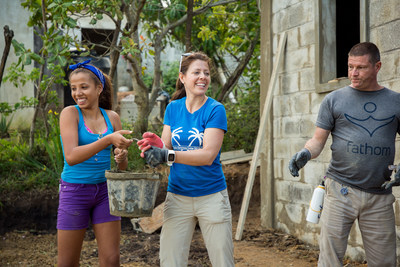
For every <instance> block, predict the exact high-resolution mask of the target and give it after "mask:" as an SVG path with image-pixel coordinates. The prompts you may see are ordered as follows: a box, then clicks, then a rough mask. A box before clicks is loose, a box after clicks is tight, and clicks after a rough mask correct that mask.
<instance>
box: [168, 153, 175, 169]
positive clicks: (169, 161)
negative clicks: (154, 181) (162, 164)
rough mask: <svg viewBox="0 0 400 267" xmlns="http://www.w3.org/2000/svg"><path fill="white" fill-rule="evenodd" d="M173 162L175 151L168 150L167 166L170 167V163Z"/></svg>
mask: <svg viewBox="0 0 400 267" xmlns="http://www.w3.org/2000/svg"><path fill="white" fill-rule="evenodd" d="M174 162H175V151H174V150H168V155H167V165H168V166H172V163H174Z"/></svg>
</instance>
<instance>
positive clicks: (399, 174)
mask: <svg viewBox="0 0 400 267" xmlns="http://www.w3.org/2000/svg"><path fill="white" fill-rule="evenodd" d="M399 170H400V164H399V165H397V166H396V168H395V169H394V172H395V173H396V174H395V175H394V180H390V181H386V182H384V183H383V184H382V185H381V187H382V188H385V189H389V188H391V187H392V186H399V185H400V171H399Z"/></svg>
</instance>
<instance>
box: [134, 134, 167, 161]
mask: <svg viewBox="0 0 400 267" xmlns="http://www.w3.org/2000/svg"><path fill="white" fill-rule="evenodd" d="M142 137H143V139H142V140H139V141H138V142H137V145H138V146H139V149H140V150H141V151H142V153H141V154H140V156H141V157H142V158H144V157H145V155H144V152H145V151H146V150H148V149H150V148H151V147H152V146H153V147H158V148H164V147H165V146H164V142H163V141H162V140H161V138H160V137H158V136H157V135H156V134H155V133H151V132H145V133H144V134H143V135H142Z"/></svg>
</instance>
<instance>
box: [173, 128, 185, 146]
mask: <svg viewBox="0 0 400 267" xmlns="http://www.w3.org/2000/svg"><path fill="white" fill-rule="evenodd" d="M181 132H183V131H182V127H179V128H176V129H175V130H173V131H172V139H174V141H175V142H176V143H177V144H178V146H180V145H181V144H179V142H178V140H177V139H181V137H180V136H179V134H178V133H181Z"/></svg>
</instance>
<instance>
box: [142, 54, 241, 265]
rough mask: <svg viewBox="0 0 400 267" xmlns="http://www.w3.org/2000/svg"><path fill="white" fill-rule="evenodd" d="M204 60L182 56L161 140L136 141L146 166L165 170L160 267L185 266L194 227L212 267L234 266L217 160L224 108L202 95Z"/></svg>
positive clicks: (207, 72)
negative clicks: (166, 167) (163, 166)
mask: <svg viewBox="0 0 400 267" xmlns="http://www.w3.org/2000/svg"><path fill="white" fill-rule="evenodd" d="M210 82H211V79H210V61H209V58H208V56H207V55H205V54H204V53H201V52H195V53H187V54H184V55H182V57H181V64H180V67H179V78H178V80H177V83H176V88H177V91H176V92H175V93H174V95H173V96H172V100H173V101H172V102H171V103H170V104H168V106H167V109H166V112H165V116H164V127H163V132H162V138H161V139H160V138H159V137H158V136H157V135H155V134H154V133H144V134H143V139H142V140H140V141H138V145H139V146H140V148H141V150H142V154H141V155H142V157H145V158H146V161H147V162H148V163H149V164H150V165H151V166H153V167H154V166H157V165H158V164H160V163H164V162H166V163H167V164H168V165H170V166H171V169H170V175H169V177H168V192H167V197H166V200H165V206H164V222H163V227H162V231H161V237H160V265H161V266H187V263H188V256H189V249H190V243H191V239H192V236H193V232H194V229H195V226H196V224H197V223H199V226H200V229H201V232H202V235H203V239H204V242H205V244H206V247H207V250H208V254H209V257H210V261H211V263H212V265H213V266H219V267H224V266H229V267H231V266H234V258H233V242H232V215H231V207H230V203H229V197H228V192H227V189H226V187H227V186H226V182H225V176H224V174H223V172H222V167H221V163H220V160H219V157H220V152H221V146H222V141H223V139H224V134H225V132H226V131H227V119H226V113H225V108H224V106H223V105H222V104H221V103H219V102H217V101H216V100H214V99H212V98H210V97H207V96H206V92H207V89H208V87H209V85H210Z"/></svg>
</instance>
